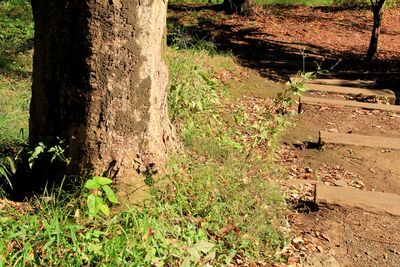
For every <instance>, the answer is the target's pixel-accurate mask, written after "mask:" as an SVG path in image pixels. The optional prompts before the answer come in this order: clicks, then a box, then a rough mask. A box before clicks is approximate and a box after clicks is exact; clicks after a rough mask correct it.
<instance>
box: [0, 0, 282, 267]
mask: <svg viewBox="0 0 400 267" xmlns="http://www.w3.org/2000/svg"><path fill="white" fill-rule="evenodd" d="M26 3H27V2H26V1H14V0H13V1H11V0H7V1H0V11H2V12H0V14H1V15H0V23H3V24H2V27H1V29H2V34H3V35H2V36H3V37H1V38H3V39H1V41H2V42H4V43H7V42H10V43H13V44H20V45H21V46H22V45H23V44H26V42H29V40H30V38H31V37H32V32H31V29H32V24H31V23H32V21H31V16H30V9H29V6H27V5H26ZM3 11H7V12H3ZM11 17H14V18H18V19H20V20H21V21H19V20H16V21H15V25H18V27H17V26H16V28H17V29H19V30H13V31H12V32H8V30H6V27H3V26H5V25H8V26H10V25H11V26H12V24H13V23H14V22H13V20H10V18H11ZM8 26H7V27H8ZM11 26H10V27H11ZM4 36H6V37H4ZM175 37H177V38H179V36H175ZM20 45H13V46H7V47H6V46H2V47H0V49H2V50H1V52H0V55H1V58H0V62H1V64H3V65H2V66H5V67H3V68H2V69H1V71H0V96H1V98H0V134H1V139H0V144H1V146H0V147H4V146H14V147H15V146H18V144H20V143H21V142H22V143H23V142H26V134H24V135H21V134H20V132H21V131H20V129H25V130H24V132H25V133H26V129H27V119H28V108H29V98H30V90H29V89H30V72H31V67H30V66H31V60H32V51H31V50H29V49H26V50H19V49H15V50H14V49H13V47H20ZM188 48H190V49H182V48H181V47H178V46H174V47H173V48H169V49H167V55H166V58H167V61H168V64H169V66H170V76H171V81H170V82H171V91H170V95H169V109H170V116H171V118H172V120H173V123H174V124H175V125H176V127H177V130H178V133H179V134H180V136H181V140H182V143H183V145H184V151H182V152H180V153H179V154H176V155H175V156H173V157H172V158H171V160H170V161H169V163H168V166H167V169H166V171H165V172H164V173H163V174H160V175H158V176H154V177H152V178H153V179H154V183H152V185H150V186H149V187H148V191H149V197H148V198H146V199H144V200H143V201H141V202H138V203H136V204H134V205H131V206H129V207H118V209H116V210H115V211H114V212H113V213H112V214H113V215H112V216H109V217H96V218H92V219H91V218H90V216H89V215H88V210H87V209H88V208H87V204H86V197H87V194H89V192H88V191H86V190H85V189H82V187H81V186H79V185H78V186H77V189H76V192H75V193H74V194H72V195H69V194H67V193H65V192H62V194H61V196H60V195H59V191H58V189H54V190H49V191H50V192H49V193H45V194H44V195H43V196H37V198H36V199H33V200H31V201H29V202H26V203H21V204H16V203H12V202H8V201H6V200H0V205H4V206H2V208H1V209H0V266H82V265H85V266H89V265H96V266H97V265H100V266H150V265H154V266H202V265H206V264H211V265H213V266H227V265H230V264H233V263H235V262H243V263H251V262H264V263H266V262H272V261H280V260H282V259H280V258H279V257H278V256H277V255H276V251H278V250H280V249H281V248H282V247H283V246H284V245H285V244H286V243H287V233H286V232H285V230H284V229H285V228H284V225H285V223H286V217H285V215H286V203H285V199H284V195H283V194H282V192H281V191H280V190H279V187H277V186H276V185H274V184H273V183H271V182H270V181H269V178H270V176H271V169H272V168H273V165H272V163H271V160H270V159H271V156H272V155H273V153H274V148H275V145H276V142H277V140H278V138H279V134H280V132H281V131H282V130H283V126H282V125H281V124H279V123H276V122H277V121H278V120H279V119H278V118H275V117H273V116H265V110H262V109H260V110H259V111H257V112H256V113H255V114H249V117H251V119H249V120H244V119H240V120H237V118H239V117H240V118H242V117H243V118H244V117H247V115H246V114H245V113H246V111H245V109H243V110H236V111H235V112H232V110H230V109H229V105H228V104H229V103H228V102H227V101H229V100H227V99H229V97H227V96H228V95H227V94H228V90H227V89H226V88H225V87H224V85H223V84H222V83H221V82H220V81H218V80H216V79H215V76H216V74H217V73H218V72H220V71H223V70H233V71H234V70H235V68H236V67H237V66H236V65H235V62H234V59H233V58H232V57H231V56H229V55H221V54H217V53H215V50H214V49H213V46H212V44H210V43H205V42H198V40H197V41H196V42H195V43H193V44H191V45H189V46H188ZM207 49H208V50H207ZM251 108H253V107H251ZM235 121H240V122H238V123H235ZM254 144H255V145H254ZM252 146H255V147H256V151H255V152H254V153H251V155H250V156H249V150H250V148H251V147H252ZM259 147H260V148H261V147H262V149H258V148H259ZM121 210H122V211H121Z"/></svg>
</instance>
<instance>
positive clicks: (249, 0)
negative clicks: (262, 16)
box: [222, 0, 254, 16]
mask: <svg viewBox="0 0 400 267" xmlns="http://www.w3.org/2000/svg"><path fill="white" fill-rule="evenodd" d="M222 7H223V9H224V10H225V12H227V13H228V14H239V15H243V16H249V15H251V14H253V11H254V10H253V9H254V1H253V0H224V2H223V3H222Z"/></svg>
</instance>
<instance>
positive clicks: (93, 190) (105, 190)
mask: <svg viewBox="0 0 400 267" xmlns="http://www.w3.org/2000/svg"><path fill="white" fill-rule="evenodd" d="M111 183H112V180H111V179H109V178H106V177H100V176H93V177H92V178H91V179H89V180H87V181H86V183H85V185H84V187H85V188H86V189H89V190H90V194H89V195H88V197H87V208H88V211H89V215H90V216H97V215H98V214H99V212H102V213H103V214H104V215H106V216H108V215H110V209H109V206H108V204H107V201H108V202H110V203H112V204H118V203H119V201H118V199H117V196H116V195H115V194H114V191H113V190H112V189H111V187H110V186H109V184H111ZM103 194H105V195H106V197H104V196H103Z"/></svg>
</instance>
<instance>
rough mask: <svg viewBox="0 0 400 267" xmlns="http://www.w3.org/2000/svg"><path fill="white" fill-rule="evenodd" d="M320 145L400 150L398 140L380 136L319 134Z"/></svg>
mask: <svg viewBox="0 0 400 267" xmlns="http://www.w3.org/2000/svg"><path fill="white" fill-rule="evenodd" d="M318 142H319V143H320V144H343V145H354V146H367V147H375V148H385V149H400V138H390V137H382V136H368V135H360V134H344V133H331V132H327V131H320V132H319V141H318Z"/></svg>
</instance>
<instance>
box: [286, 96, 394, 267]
mask: <svg viewBox="0 0 400 267" xmlns="http://www.w3.org/2000/svg"><path fill="white" fill-rule="evenodd" d="M325 97H327V98H332V97H335V96H329V95H328V96H325ZM295 124H296V125H295V126H294V127H292V128H291V129H289V130H288V131H287V133H286V135H285V136H284V138H283V145H282V148H281V151H280V162H281V163H282V164H284V165H285V166H286V167H287V169H288V170H289V176H290V179H302V180H306V181H310V182H309V183H307V182H305V183H304V184H300V185H293V184H292V185H290V186H288V188H289V201H290V202H291V203H292V204H293V212H292V214H291V220H290V221H291V224H292V230H293V234H294V236H295V238H294V239H293V241H292V244H291V245H290V247H291V249H292V250H291V251H292V253H293V255H292V257H293V258H290V257H289V263H292V265H294V266H297V264H299V265H300V262H302V263H303V264H304V265H305V266H307V262H308V261H307V258H308V257H316V256H315V255H318V256H317V257H321V255H324V256H322V257H327V255H331V256H333V257H334V259H336V261H337V264H339V265H330V266H398V264H399V263H400V252H399V251H400V234H399V232H400V224H399V221H400V217H396V216H390V215H387V214H385V213H384V212H380V211H377V213H372V212H368V211H365V210H361V209H358V208H351V207H350V208H346V207H343V206H342V207H338V206H329V205H327V206H326V205H324V206H319V207H317V206H316V205H315V203H314V202H313V199H314V198H315V191H314V189H315V185H312V184H311V183H314V180H316V181H319V182H322V183H323V184H325V185H330V186H345V187H352V188H356V189H357V190H365V191H380V192H389V193H395V194H399V193H400V168H399V167H398V162H400V150H391V149H381V148H371V147H364V146H352V145H327V146H325V147H324V148H322V149H321V148H317V146H312V144H315V143H316V142H317V140H318V133H319V131H321V130H323V131H327V132H332V133H349V134H362V135H367V136H382V137H392V138H400V115H399V114H398V113H391V112H385V111H377V110H364V109H359V108H347V107H330V106H326V105H321V106H311V105H305V106H304V112H303V114H301V115H300V116H299V117H298V118H297V119H296V120H295ZM399 140H400V139H399ZM355 192H356V191H355ZM348 197H349V198H351V197H352V196H351V195H349V196H348ZM397 204H398V203H397ZM345 206H347V205H345ZM312 253H317V254H315V255H314V256H310V255H313V254H312ZM296 257H300V258H302V259H301V260H299V259H298V258H296ZM290 261H292V262H290ZM311 262H313V263H312V264H311V266H318V264H320V265H321V266H325V265H326V263H321V262H320V261H319V260H317V262H319V263H318V264H317V265H315V259H314V258H313V260H312V261H311ZM335 264H336V263H335Z"/></svg>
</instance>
